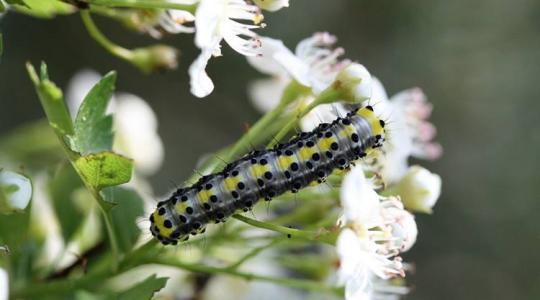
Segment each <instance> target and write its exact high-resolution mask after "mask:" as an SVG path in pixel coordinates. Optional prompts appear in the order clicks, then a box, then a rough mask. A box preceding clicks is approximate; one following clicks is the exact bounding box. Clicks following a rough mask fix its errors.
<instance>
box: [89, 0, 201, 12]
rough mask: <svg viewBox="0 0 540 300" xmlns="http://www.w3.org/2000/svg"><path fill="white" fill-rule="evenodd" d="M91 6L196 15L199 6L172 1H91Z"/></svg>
mask: <svg viewBox="0 0 540 300" xmlns="http://www.w3.org/2000/svg"><path fill="white" fill-rule="evenodd" d="M89 3H90V4H91V5H101V6H108V7H130V8H146V9H180V10H185V11H189V12H191V13H194V12H195V10H196V9H197V4H193V5H188V4H180V3H175V2H174V1H170V0H90V1H89Z"/></svg>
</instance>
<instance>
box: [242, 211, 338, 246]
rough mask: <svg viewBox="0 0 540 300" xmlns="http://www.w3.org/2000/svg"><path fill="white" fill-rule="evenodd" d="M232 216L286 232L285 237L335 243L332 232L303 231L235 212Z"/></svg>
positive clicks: (257, 225)
mask: <svg viewBox="0 0 540 300" xmlns="http://www.w3.org/2000/svg"><path fill="white" fill-rule="evenodd" d="M232 217H233V218H235V219H237V220H239V221H241V222H244V223H246V224H249V225H251V226H255V227H259V228H264V229H268V230H271V231H275V232H278V233H282V234H286V235H287V237H291V238H298V239H302V240H309V241H316V242H322V243H325V244H329V245H335V243H336V236H335V234H332V233H325V232H314V231H305V230H299V229H294V228H289V227H284V226H279V225H274V224H271V223H267V222H261V221H257V220H254V219H251V218H248V217H246V216H243V215H239V214H235V215H233V216H232Z"/></svg>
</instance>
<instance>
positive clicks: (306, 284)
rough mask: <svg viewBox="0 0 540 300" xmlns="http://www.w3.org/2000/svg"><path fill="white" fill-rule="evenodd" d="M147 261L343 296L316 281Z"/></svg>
mask: <svg viewBox="0 0 540 300" xmlns="http://www.w3.org/2000/svg"><path fill="white" fill-rule="evenodd" d="M147 263H154V264H160V265H165V266H172V267H177V268H180V269H184V270H188V271H191V272H199V273H207V274H224V275H229V276H234V277H239V278H243V279H245V280H248V281H251V280H258V281H266V282H272V283H277V284H280V285H284V286H288V287H292V288H299V289H304V290H309V291H316V292H325V293H332V294H335V295H338V296H343V289H342V288H339V287H333V286H327V285H324V284H321V283H320V282H316V281H310V280H303V279H293V278H282V277H272V276H265V275H259V274H254V273H247V272H240V271H236V270H232V269H229V268H216V267H210V266H205V265H199V264H187V263H184V262H181V261H178V260H170V259H166V258H158V257H156V258H153V259H151V260H148V261H147Z"/></svg>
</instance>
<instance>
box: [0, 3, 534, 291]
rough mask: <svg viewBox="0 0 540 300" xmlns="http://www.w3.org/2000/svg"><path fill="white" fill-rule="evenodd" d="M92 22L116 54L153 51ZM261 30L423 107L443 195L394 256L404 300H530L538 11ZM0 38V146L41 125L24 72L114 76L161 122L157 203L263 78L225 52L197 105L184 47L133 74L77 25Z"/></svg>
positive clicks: (329, 9) (436, 6) (216, 139)
mask: <svg viewBox="0 0 540 300" xmlns="http://www.w3.org/2000/svg"><path fill="white" fill-rule="evenodd" d="M97 21H98V23H99V25H100V27H101V28H102V29H103V31H104V32H105V33H106V34H107V35H108V36H109V37H110V38H111V39H112V40H114V41H116V42H118V43H120V44H122V45H126V46H130V47H134V46H143V45H148V44H150V43H151V42H152V41H151V40H150V39H149V38H147V37H144V36H140V35H137V34H134V33H132V32H129V31H128V30H126V29H124V28H122V27H121V26H119V25H118V24H117V23H114V22H112V21H109V20H104V19H101V18H99V19H97ZM266 22H267V24H268V26H267V28H265V29H263V30H260V31H259V33H260V34H261V35H267V36H271V37H275V38H280V39H283V40H284V41H285V43H286V44H287V45H288V46H289V47H291V48H292V47H294V46H295V45H296V43H297V42H298V41H299V40H301V39H303V38H305V37H307V36H309V35H311V34H312V33H313V32H316V31H329V32H331V33H333V34H335V35H337V36H338V37H339V45H341V46H343V47H344V48H345V49H346V51H347V53H346V56H347V57H349V58H351V59H353V60H357V61H359V62H361V63H363V64H364V65H366V66H367V68H368V69H369V70H370V71H371V72H372V73H373V74H374V75H375V76H377V77H379V78H380V79H381V81H382V82H383V83H384V84H385V86H386V88H387V91H388V93H389V94H394V93H396V92H398V91H400V90H402V89H405V88H409V87H412V86H419V87H421V88H422V89H424V91H425V92H426V94H427V95H428V97H429V99H430V101H431V102H432V103H433V104H434V106H435V110H434V114H433V117H432V121H433V123H435V124H436V126H437V128H438V138H437V139H438V141H439V142H440V143H441V144H442V145H443V147H444V155H443V157H442V159H440V160H439V161H436V162H434V163H426V162H422V164H423V165H425V166H427V167H428V168H429V169H430V170H432V171H434V172H436V173H439V174H440V175H441V176H442V178H443V194H442V197H441V199H440V200H439V203H438V204H437V206H436V207H435V213H434V214H433V215H431V216H422V215H421V216H418V217H417V220H418V225H419V229H420V235H419V240H418V242H417V244H416V246H415V247H414V248H413V249H412V250H411V251H410V252H409V253H406V254H405V259H406V260H408V261H414V262H415V266H416V272H415V274H413V275H412V276H410V277H409V282H410V283H411V284H412V286H413V287H414V291H413V293H412V294H411V295H410V296H408V297H407V298H408V299H539V298H540V271H539V267H540V256H539V255H538V253H537V252H538V249H539V248H540V230H539V229H540V226H539V225H540V222H538V212H540V172H538V170H537V169H538V168H539V167H540V159H539V155H538V152H539V150H540V135H539V134H538V129H540V126H539V125H538V124H539V121H538V117H539V116H540V114H539V111H540V102H539V101H538V99H537V97H538V94H539V90H540V88H539V84H538V79H539V78H540V72H539V71H540V70H539V69H540V2H538V1H533V0H517V1H504V0H480V1H466V0H457V1H430V0H417V1H397V0H384V1H381V0H378V1H374V0H361V1H360V0H341V1H323V0H291V6H290V8H289V9H283V10H281V11H279V12H277V13H266ZM0 29H1V32H2V33H3V35H4V44H5V46H4V47H5V52H4V55H3V57H2V59H1V63H0V104H1V106H0V135H2V134H5V133H7V132H9V131H10V130H11V129H14V128H15V127H17V126H18V125H21V124H23V123H25V122H28V121H32V120H36V119H39V118H42V117H43V112H42V110H41V107H40V105H39V102H38V99H37V97H36V95H35V93H34V90H33V88H32V86H31V84H30V80H29V79H28V78H27V75H26V71H25V69H24V63H25V61H27V60H29V61H31V62H33V63H34V64H35V63H37V62H39V61H40V60H45V61H46V62H47V63H48V65H49V70H50V74H51V77H52V78H53V80H54V81H55V82H56V83H58V84H59V85H60V86H62V87H64V88H65V87H66V85H67V82H68V80H69V78H70V77H71V76H72V75H73V74H74V73H75V72H77V71H78V70H80V69H82V68H92V69H95V70H97V71H99V72H101V73H105V72H106V71H108V70H111V69H114V70H117V71H118V74H119V79H118V84H117V90H119V91H126V92H130V93H134V94H137V95H139V96H141V97H142V98H144V99H145V100H147V101H148V102H149V103H150V104H151V105H152V107H153V108H154V110H155V111H156V113H157V115H158V118H159V121H160V123H159V126H160V128H159V132H160V134H161V136H162V138H163V140H164V143H165V149H166V158H165V163H164V166H163V168H162V170H161V171H160V172H159V173H158V174H157V175H156V176H154V177H153V178H152V183H153V187H154V189H155V191H156V192H157V193H158V194H163V193H165V192H167V191H168V190H169V189H170V188H171V186H172V184H171V183H170V182H171V181H176V182H182V181H183V180H185V179H187V177H188V176H190V174H191V173H192V170H193V168H194V167H195V161H196V160H197V159H198V158H199V157H200V156H201V155H202V154H205V153H208V152H212V151H215V150H217V149H219V148H220V147H223V146H225V145H227V144H229V143H231V142H233V141H235V140H236V139H237V138H238V137H240V136H241V135H242V133H243V130H244V126H245V124H249V123H253V122H254V121H255V120H256V119H257V118H258V113H257V112H256V111H255V109H254V108H253V107H252V106H251V104H250V101H249V99H248V97H247V93H246V86H247V84H248V83H249V82H250V80H252V79H254V78H258V77H262V75H260V74H258V73H257V72H256V71H254V70H252V69H251V68H250V67H249V65H248V64H247V63H246V62H245V59H244V57H242V56H240V55H237V54H236V53H233V52H232V51H231V50H230V49H229V48H228V47H227V46H224V56H223V57H222V58H218V59H213V60H212V61H211V63H210V66H209V68H208V71H209V73H210V76H211V77H212V78H213V79H214V83H215V84H216V90H215V91H214V93H213V94H212V95H211V96H210V97H208V98H205V99H202V100H201V99H197V98H194V97H193V96H191V95H190V94H189V85H188V82H189V79H188V76H187V67H188V66H189V64H190V63H191V61H192V60H193V59H194V58H195V57H196V55H197V54H198V51H197V49H195V47H194V46H193V40H192V39H193V37H192V36H190V35H177V36H169V37H167V38H166V39H165V40H164V42H166V43H169V44H171V45H173V46H175V47H178V48H179V49H180V50H181V51H182V57H181V62H180V66H179V70H177V71H175V72H169V73H164V74H153V75H151V76H145V75H143V74H141V73H139V72H138V71H136V70H135V69H134V68H132V67H131V66H129V65H128V64H126V63H124V62H123V61H120V60H118V59H116V58H113V57H112V56H110V55H108V54H107V53H106V52H105V51H104V50H103V49H102V48H100V47H99V46H98V45H97V44H96V43H95V42H94V41H93V40H92V39H91V38H90V37H89V36H88V35H87V33H86V31H85V29H84V28H83V26H82V24H81V21H80V19H79V17H78V16H77V15H74V16H69V17H57V18H56V19H54V20H37V19H32V18H29V17H25V16H22V15H16V14H8V15H6V16H4V17H3V19H2V20H1V21H0ZM209 137H210V138H209Z"/></svg>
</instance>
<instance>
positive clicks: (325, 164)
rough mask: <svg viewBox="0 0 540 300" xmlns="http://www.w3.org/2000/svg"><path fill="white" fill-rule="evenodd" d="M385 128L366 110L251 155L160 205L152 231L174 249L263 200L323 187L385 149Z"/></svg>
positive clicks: (152, 220)
mask: <svg viewBox="0 0 540 300" xmlns="http://www.w3.org/2000/svg"><path fill="white" fill-rule="evenodd" d="M384 125H385V124H384V121H382V120H380V119H379V118H377V116H376V115H375V113H374V112H373V107H371V106H366V107H362V108H357V109H353V110H352V111H351V112H349V113H348V114H347V115H346V116H345V117H343V118H337V119H336V120H334V121H333V122H332V123H330V124H328V123H323V124H320V125H319V126H318V127H317V128H316V129H314V130H313V131H311V132H302V133H300V134H299V135H297V136H295V137H294V138H292V139H291V140H290V141H289V142H287V143H284V144H279V145H276V146H275V147H274V148H273V149H266V150H255V151H252V152H250V153H248V154H247V155H245V156H244V157H242V158H240V159H239V160H237V161H235V162H232V163H230V164H228V165H227V166H226V167H225V168H224V169H223V170H222V171H221V172H218V173H215V174H211V175H206V176H203V177H201V178H200V179H199V181H197V183H195V184H194V185H192V186H190V187H187V188H180V189H177V190H176V191H175V192H174V193H173V194H172V195H171V196H170V197H169V198H168V199H167V200H164V201H161V202H159V203H158V207H157V209H156V210H155V211H154V212H153V213H152V214H151V215H150V222H151V226H150V231H151V232H152V235H153V236H154V237H155V238H157V239H158V240H159V241H160V242H161V243H162V244H164V245H168V244H173V245H176V244H177V243H178V241H186V240H188V238H189V235H190V234H191V235H196V234H199V233H203V232H204V231H205V226H206V224H208V223H211V222H215V223H219V222H223V221H225V219H226V218H227V217H229V216H231V215H232V214H234V213H236V212H237V211H240V210H243V211H248V210H250V209H251V208H252V207H253V205H255V204H256V203H257V201H259V200H260V199H265V200H268V201H269V200H271V199H272V198H274V197H277V196H279V195H281V194H283V193H285V192H287V191H291V192H293V193H296V192H298V191H299V190H300V189H302V188H304V187H306V186H308V185H310V184H312V183H322V182H324V181H325V180H326V177H327V176H328V175H330V174H331V173H332V172H333V171H334V170H335V169H346V168H348V167H349V165H350V164H351V162H353V161H355V160H357V159H359V158H361V157H364V156H365V155H366V154H367V153H368V152H369V151H371V150H372V149H376V148H379V147H381V146H382V143H383V142H384V138H385V130H384Z"/></svg>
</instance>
